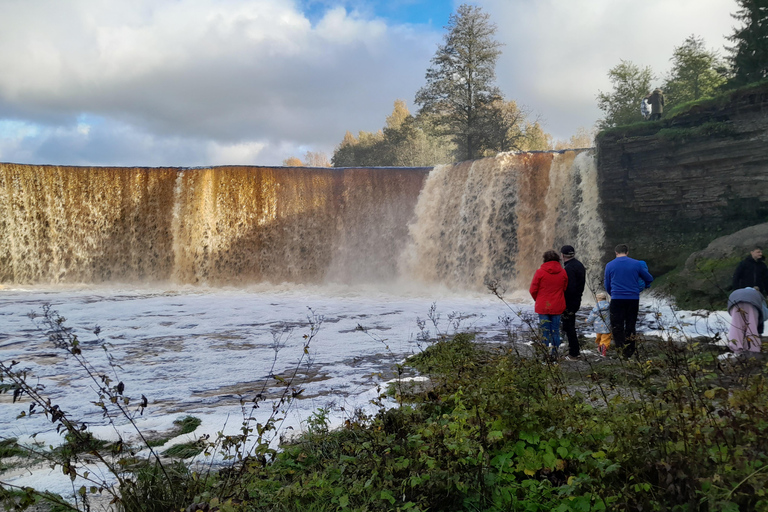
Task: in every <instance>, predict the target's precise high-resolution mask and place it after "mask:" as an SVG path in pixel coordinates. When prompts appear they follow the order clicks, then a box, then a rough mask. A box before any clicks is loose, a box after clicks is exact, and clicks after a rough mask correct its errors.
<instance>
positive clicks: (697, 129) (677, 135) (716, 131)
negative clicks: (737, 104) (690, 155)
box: [656, 122, 736, 142]
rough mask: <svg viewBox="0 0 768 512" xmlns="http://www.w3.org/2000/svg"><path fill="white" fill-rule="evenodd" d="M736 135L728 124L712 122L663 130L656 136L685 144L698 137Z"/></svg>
mask: <svg viewBox="0 0 768 512" xmlns="http://www.w3.org/2000/svg"><path fill="white" fill-rule="evenodd" d="M735 133H736V131H735V130H734V128H733V126H732V125H730V124H728V123H722V122H710V123H703V124H699V125H695V126H690V127H685V128H662V129H661V130H659V131H658V132H657V134H656V136H657V137H658V138H660V139H665V140H668V141H671V142H685V141H686V140H688V139H691V138H696V137H707V138H720V137H730V136H733V135H734V134H735Z"/></svg>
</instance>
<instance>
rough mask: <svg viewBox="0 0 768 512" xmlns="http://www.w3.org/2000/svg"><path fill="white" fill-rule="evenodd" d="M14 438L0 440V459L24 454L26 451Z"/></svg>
mask: <svg viewBox="0 0 768 512" xmlns="http://www.w3.org/2000/svg"><path fill="white" fill-rule="evenodd" d="M16 441H17V440H16V438H15V437H13V438H9V439H3V440H2V441H0V459H5V458H8V457H17V456H22V455H26V454H27V451H26V450H25V449H24V448H22V447H21V446H19V445H18V444H17V443H16Z"/></svg>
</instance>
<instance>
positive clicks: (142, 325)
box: [0, 285, 727, 495]
mask: <svg viewBox="0 0 768 512" xmlns="http://www.w3.org/2000/svg"><path fill="white" fill-rule="evenodd" d="M511 297H512V298H511V301H512V309H513V310H514V311H512V310H510V308H509V307H507V306H506V305H505V304H504V303H502V302H501V301H499V300H498V299H497V298H495V297H493V296H492V295H490V294H472V293H464V294H461V295H459V294H451V293H449V292H444V291H443V292H437V291H435V290H429V291H426V290H425V291H421V292H412V293H409V294H402V293H400V294H395V293H385V292H382V291H373V290H366V289H361V288H355V289H352V288H346V287H336V288H334V287H311V286H297V285H296V286H294V285H290V286H288V285H286V286H283V287H266V286H265V287H262V288H254V289H250V290H243V289H201V288H191V287H190V288H183V287H182V288H173V289H149V288H129V287H124V288H122V289H120V288H114V287H113V288H107V287H104V288H99V287H88V288H81V289H55V288H28V289H8V288H6V289H2V290H0V359H2V361H4V362H5V363H6V364H7V363H9V362H10V361H11V360H17V361H20V362H21V364H20V365H19V366H20V367H22V368H28V369H29V371H30V375H31V376H32V379H33V380H35V381H36V380H37V379H39V382H40V383H41V384H43V385H45V392H46V394H47V395H48V396H50V397H51V400H52V401H53V403H55V404H57V405H59V406H60V407H61V408H62V409H63V410H64V411H66V412H67V413H68V414H70V415H71V417H73V418H76V419H79V420H81V421H86V422H87V423H88V424H89V426H90V427H91V429H92V431H93V432H94V433H95V434H96V435H97V437H100V438H103V439H116V438H117V433H116V432H115V430H114V429H112V428H111V427H109V426H108V425H107V423H106V422H105V420H104V419H103V418H102V416H101V411H100V409H99V408H98V407H96V406H95V405H94V404H93V403H91V402H92V401H96V398H97V397H96V392H95V385H94V384H93V382H91V381H90V380H89V379H88V378H86V376H85V375H83V372H82V371H81V370H79V368H78V367H77V365H76V364H75V363H74V361H73V360H72V359H71V358H66V357H64V353H63V352H62V351H60V350H58V349H56V348H54V347H53V346H52V344H51V343H50V342H49V341H48V340H47V338H46V336H45V334H44V333H42V332H40V331H39V330H38V329H37V328H36V326H35V323H34V322H33V321H32V320H31V319H30V318H29V317H28V316H27V313H30V312H35V313H40V312H41V310H42V309H41V308H42V305H43V304H46V303H47V304H50V305H51V308H52V309H54V310H56V311H58V312H59V313H60V314H61V315H62V316H64V317H65V318H66V319H67V320H66V325H67V326H69V327H71V328H73V329H74V331H75V333H76V334H77V335H78V337H79V339H80V340H81V342H82V344H83V350H84V353H85V355H86V357H87V358H88V359H89V360H90V361H91V362H92V363H93V364H94V365H95V366H96V368H97V369H99V370H100V371H102V372H104V373H105V374H108V375H110V376H111V375H113V373H112V371H111V370H110V368H109V366H108V365H107V361H106V357H105V355H104V352H103V351H102V349H101V348H100V346H99V343H98V342H97V338H96V336H95V335H94V334H93V329H94V328H95V327H96V326H97V325H98V326H99V327H100V328H101V332H100V335H99V336H100V337H101V338H102V339H103V341H105V342H107V343H108V346H109V349H110V353H111V354H112V355H113V356H114V357H115V358H116V360H117V362H118V364H119V365H120V366H121V368H120V369H118V370H117V372H118V378H119V380H122V381H123V382H124V383H125V388H126V395H129V396H131V397H134V398H139V397H140V396H141V395H142V394H143V395H145V396H146V397H147V398H148V399H149V406H148V408H147V409H146V411H145V413H144V415H143V416H140V417H139V419H138V424H139V427H140V428H141V429H142V430H144V431H147V432H150V431H159V432H162V431H166V430H169V429H171V428H172V423H173V421H174V420H175V419H178V418H180V417H182V416H185V415H193V416H196V417H199V418H201V419H202V425H201V426H200V427H199V428H198V429H197V430H196V431H195V432H194V433H193V434H190V435H186V436H181V437H179V438H177V439H175V440H172V441H170V442H169V443H167V444H166V446H164V447H163V448H162V449H163V450H164V449H167V448H168V447H169V446H171V445H173V444H175V443H180V442H185V441H187V440H189V439H192V438H194V437H196V436H200V435H203V434H211V435H212V436H215V434H216V432H218V431H224V432H225V433H229V434H233V433H235V432H236V431H237V430H238V429H239V427H240V425H241V421H242V412H241V406H240V402H239V398H240V396H244V397H246V398H251V397H253V396H254V395H255V394H256V393H257V392H259V391H260V390H261V388H262V384H263V382H264V381H265V380H266V379H268V378H269V375H270V374H271V373H274V374H278V375H285V374H286V373H287V372H290V371H292V370H293V369H295V368H296V367H297V364H298V361H299V360H300V358H301V357H302V354H303V346H304V342H305V340H304V338H303V336H304V335H305V334H309V333H310V329H309V324H308V322H307V317H308V315H311V314H314V315H317V316H322V317H323V320H322V323H321V325H320V329H319V331H318V333H317V335H316V337H315V338H314V339H313V340H312V343H311V345H310V349H309V358H310V359H311V362H312V364H311V371H308V372H307V371H302V372H300V375H301V376H302V377H301V378H300V381H299V382H297V383H296V386H297V387H300V388H303V389H304V392H303V393H302V395H301V398H300V399H298V400H296V401H295V402H294V403H293V406H292V408H291V409H290V412H289V414H288V415H287V417H286V420H285V422H284V424H282V428H283V431H286V429H290V428H292V429H294V430H300V429H301V428H302V422H304V421H305V420H306V419H307V418H308V417H309V416H310V415H311V414H312V412H313V411H315V410H316V409H317V408H319V407H328V408H329V409H330V411H331V421H332V424H339V423H340V422H342V421H343V420H344V419H345V417H348V416H349V415H351V414H352V413H353V411H354V410H355V409H357V408H360V409H363V410H365V411H368V412H373V411H375V410H376V406H374V405H372V404H371V403H370V401H371V400H372V399H374V398H376V397H377V396H378V394H379V392H378V391H377V387H379V386H382V385H384V384H385V383H386V382H387V381H388V380H390V379H391V378H392V368H393V365H394V364H396V363H397V362H398V361H401V360H402V359H403V358H405V357H407V356H409V355H411V354H414V353H417V352H419V351H420V350H421V349H422V348H423V346H424V345H423V343H421V342H419V341H418V337H419V334H420V329H419V327H418V320H419V319H421V320H425V321H427V329H428V330H429V333H430V335H432V336H434V335H435V333H436V329H435V326H434V325H432V323H431V322H430V321H429V320H428V315H429V311H430V308H431V307H432V304H434V305H435V310H436V312H437V314H438V315H439V321H438V329H439V330H440V331H441V332H444V333H450V332H453V331H455V330H456V329H458V330H460V331H476V332H477V333H478V339H479V340H497V341H501V340H504V339H505V328H504V326H503V325H502V323H501V322H500V317H502V316H504V315H511V316H512V318H513V319H514V320H515V322H517V323H518V324H521V321H520V319H519V318H517V313H522V314H523V315H525V314H532V313H533V304H532V301H531V300H530V298H529V297H527V293H523V292H517V293H516V294H512V296H511ZM644 307H645V309H646V312H645V314H644V315H641V330H645V331H653V332H657V333H658V332H659V331H660V330H661V331H664V332H665V333H667V334H669V335H671V336H689V335H698V334H710V335H711V334H712V333H713V332H722V331H723V330H724V329H727V323H723V319H724V318H726V319H727V315H725V313H723V312H719V313H712V314H707V315H703V316H697V315H695V314H691V313H686V312H682V313H677V314H673V313H672V311H671V309H670V308H669V307H668V306H667V305H666V304H664V303H663V302H658V301H652V300H646V301H644ZM309 308H311V310H310V309H309ZM656 311H658V312H660V315H661V316H657V315H656V314H655V312H656ZM670 325H676V326H678V327H677V328H676V329H673V330H669V329H668V328H667V327H668V326H670ZM358 326H362V327H364V328H365V329H367V330H368V334H366V333H365V332H362V331H360V330H358ZM582 327H583V326H582ZM275 340H278V341H279V344H280V345H281V348H280V349H279V350H278V351H277V352H276V351H275V349H274V345H275ZM273 365H274V367H273ZM301 368H302V370H306V366H305V365H303V364H302V366H301ZM305 374H307V375H309V377H307V378H305V377H303V376H304V375H305ZM134 403H135V402H134ZM28 406H29V399H28V398H25V399H23V400H22V402H21V403H16V404H13V403H11V395H10V394H8V393H6V394H3V395H0V432H2V434H1V435H2V437H3V438H9V437H17V438H19V439H20V441H22V442H29V441H30V439H31V437H30V436H32V435H33V434H38V436H37V440H38V441H43V442H44V443H45V444H46V445H56V444H59V443H60V442H61V441H62V440H63V438H62V437H61V436H59V435H58V434H57V433H56V432H55V431H54V430H53V428H52V425H51V423H50V422H49V421H47V420H45V418H44V417H43V416H42V415H38V416H33V417H31V418H22V419H16V416H17V415H18V414H19V413H20V412H21V411H24V410H27V408H28ZM270 411H271V407H270V406H269V403H264V404H262V406H261V407H259V408H258V409H256V411H254V412H255V415H256V419H257V421H259V422H263V421H265V420H266V419H267V417H268V416H269V414H270ZM124 423H125V422H123V423H121V424H119V425H118V429H119V430H120V432H121V435H122V436H124V437H126V438H127V439H130V438H131V435H132V434H131V430H130V428H129V427H128V426H127V425H125V424H124ZM2 479H3V480H4V481H7V482H11V483H13V484H14V485H31V486H34V487H37V488H42V489H48V490H51V491H54V492H58V493H61V494H63V495H67V494H71V492H72V484H71V483H70V481H69V479H68V477H66V476H65V475H63V474H62V473H61V471H60V470H58V469H57V470H51V469H50V468H47V467H46V468H38V469H35V470H25V471H17V472H15V473H13V474H11V475H5V476H3V477H2ZM104 479H105V480H106V481H111V480H110V478H109V475H104ZM77 484H78V486H79V485H80V484H79V483H77Z"/></svg>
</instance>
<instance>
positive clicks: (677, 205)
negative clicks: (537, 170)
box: [597, 85, 768, 275]
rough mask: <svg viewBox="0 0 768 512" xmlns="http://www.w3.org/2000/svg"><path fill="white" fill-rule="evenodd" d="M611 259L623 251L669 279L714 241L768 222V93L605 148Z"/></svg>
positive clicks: (604, 140)
mask: <svg viewBox="0 0 768 512" xmlns="http://www.w3.org/2000/svg"><path fill="white" fill-rule="evenodd" d="M597 169H598V187H599V193H600V207H599V208H600V213H601V217H602V218H603V220H604V222H605V246H604V250H605V258H606V259H610V258H612V257H613V247H614V246H615V245H616V244H619V243H627V244H629V246H630V252H631V255H632V256H635V257H637V258H639V259H644V260H646V261H647V262H648V265H649V267H650V269H651V272H652V273H655V274H656V275H658V274H661V273H664V272H667V271H669V270H671V269H672V268H674V267H675V266H677V265H679V264H681V263H683V262H684V261H685V259H686V257H687V256H688V255H689V254H690V253H691V252H693V251H694V250H698V249H701V248H703V247H705V246H706V245H707V244H708V243H709V242H710V241H711V240H713V239H715V238H717V237H720V236H723V235H726V234H729V233H732V232H734V231H737V230H739V229H742V228H745V227H747V226H752V225H755V224H759V223H761V222H765V221H766V220H768V85H763V86H761V87H756V88H752V89H751V90H747V91H741V92H738V93H733V94H732V95H731V97H730V99H729V101H727V102H725V101H723V102H719V103H718V104H714V102H713V103H712V104H709V105H704V106H700V107H694V108H693V109H691V110H690V111H689V112H688V113H687V114H684V115H680V116H677V117H674V118H672V119H668V120H662V121H661V122H657V123H648V124H647V126H638V125H634V126H630V127H627V128H626V129H624V130H622V129H616V130H612V131H609V132H607V133H606V134H604V135H603V136H602V137H600V138H599V140H598V143H597Z"/></svg>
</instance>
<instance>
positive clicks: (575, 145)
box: [555, 126, 595, 151]
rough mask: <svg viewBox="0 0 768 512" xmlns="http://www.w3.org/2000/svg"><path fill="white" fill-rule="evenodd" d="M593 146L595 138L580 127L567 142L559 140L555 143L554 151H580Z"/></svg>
mask: <svg viewBox="0 0 768 512" xmlns="http://www.w3.org/2000/svg"><path fill="white" fill-rule="evenodd" d="M594 145H595V136H594V134H593V133H592V132H590V131H589V130H587V129H586V128H584V127H583V126H580V127H579V128H578V129H577V130H576V133H575V134H573V135H571V138H570V139H568V140H559V141H557V142H556V143H555V149H556V150H558V151H561V150H563V149H582V148H591V147H593V146H594Z"/></svg>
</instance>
